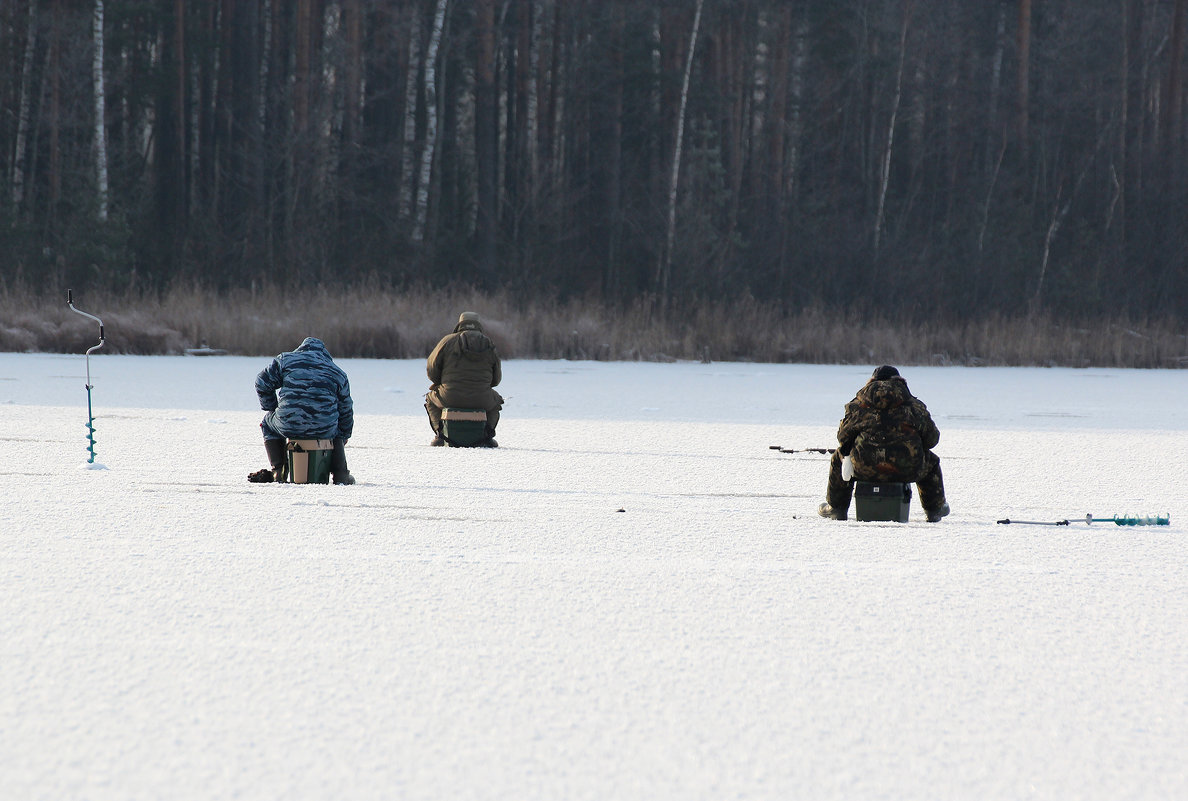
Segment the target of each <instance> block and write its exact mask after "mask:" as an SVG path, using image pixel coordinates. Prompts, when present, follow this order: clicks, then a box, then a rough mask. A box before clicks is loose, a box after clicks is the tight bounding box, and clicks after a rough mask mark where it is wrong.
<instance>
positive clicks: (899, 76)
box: [874, 0, 912, 258]
mask: <svg viewBox="0 0 1188 801" xmlns="http://www.w3.org/2000/svg"><path fill="white" fill-rule="evenodd" d="M911 15H912V0H904V3H903V25H902V26H901V28H900V31H899V67H898V68H897V69H896V71H895V95H894V97H893V99H892V101H891V119H889V120H888V121H887V143H886V145H885V146H884V147H883V158H882V160H881V163H882V168H881V170H880V175H879V203H878V211H877V212H876V213H875V222H874V253H875V257H876V258H877V257H878V255H879V240H880V237H881V236H882V232H883V216H884V214H885V212H886V208H887V185H888V183H889V182H890V180H891V152H892V149H893V146H894V144H895V122H896V118H897V117H898V116H899V102H900V98H901V97H903V63H904V59H905V58H906V54H907V34H908V23H909V21H910V20H911Z"/></svg>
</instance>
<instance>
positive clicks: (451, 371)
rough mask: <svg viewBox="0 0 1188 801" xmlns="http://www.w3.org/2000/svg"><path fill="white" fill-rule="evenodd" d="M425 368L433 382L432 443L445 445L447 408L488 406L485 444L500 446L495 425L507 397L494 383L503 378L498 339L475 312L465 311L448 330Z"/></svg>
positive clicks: (429, 402) (428, 403) (429, 401)
mask: <svg viewBox="0 0 1188 801" xmlns="http://www.w3.org/2000/svg"><path fill="white" fill-rule="evenodd" d="M425 372H426V373H427V374H428V376H429V380H430V381H432V382H433V386H431V387H429V392H428V394H426V395H425V411H426V412H428V413H429V424H430V425H431V426H432V427H433V433H434V435H435V436H434V438H433V442H431V443H430V444H431V445H445V438H444V437H443V436H442V434H441V410H442V409H443V408H451V407H452V408H463V409H484V410H486V412H487V432H486V433H487V439H486V440H485V441H484V442H483V443H482V445H484V446H486V447H488V448H497V447H499V444H498V443H497V442H496V441H495V427H496V426H497V425H498V424H499V410H500V409H502V408H503V398H502V396H500V394H499V393H498V392H496V391H495V390H494V387H497V386H499V382H500V381H501V380H502V379H503V370H502V367H501V366H500V363H499V353H498V352H497V351H496V350H495V343H493V342H492V341H491V339H490V338H489V337H488V336H487V335H486V333H485V332H484V331H483V324H482V322H481V321H480V320H479V316H478V315H477V314H475V313H474V312H469V311H468V312H462V314H461V315H459V317H458V324H457V325H456V326H454V332H453V333H452V334H446V335H445V336H444V337H442V340H441V341H440V342H438V343H437V347H435V348H434V349H433V352H432V353H430V354H429V361H428V363H427V365H426V367H425Z"/></svg>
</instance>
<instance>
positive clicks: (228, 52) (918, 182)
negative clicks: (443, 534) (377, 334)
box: [0, 0, 1188, 321]
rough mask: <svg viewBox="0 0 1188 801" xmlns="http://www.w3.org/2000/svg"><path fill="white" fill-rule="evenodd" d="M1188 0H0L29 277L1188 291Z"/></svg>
mask: <svg viewBox="0 0 1188 801" xmlns="http://www.w3.org/2000/svg"><path fill="white" fill-rule="evenodd" d="M1186 6H1188V0H979V2H954V0H800V1H794V0H219V2H215V0H209V2H193V0H191V2H185V0H106V2H104V1H103V0H88V1H87V2H83V0H5V2H4V3H3V4H0V59H2V62H0V102H2V103H3V112H4V113H3V115H2V116H0V159H2V161H0V184H2V186H0V189H2V190H3V191H2V192H0V282H2V283H3V284H4V285H6V286H9V287H23V288H25V289H30V288H31V289H32V290H33V291H34V292H38V291H43V290H44V291H45V292H47V293H51V294H52V295H53V296H54V297H56V296H57V294H58V293H60V292H61V291H62V290H63V289H64V288H65V287H68V286H71V287H73V288H74V289H76V290H78V291H82V290H84V289H86V288H96V289H103V290H105V291H111V292H126V291H131V292H135V293H144V292H150V293H151V292H158V293H160V292H165V291H167V290H168V289H169V288H170V287H172V286H175V285H178V284H184V285H186V286H192V285H194V284H195V283H197V284H200V285H202V286H203V287H205V288H207V289H210V290H214V291H219V292H231V291H234V290H240V289H248V290H250V289H251V288H257V289H259V288H263V287H281V288H285V287H299V286H312V285H318V284H320V285H324V286H340V287H352V286H364V285H366V286H381V287H384V288H389V289H392V290H393V291H399V290H400V289H402V288H405V287H409V286H430V287H432V286H443V287H444V286H447V285H453V286H457V287H477V288H481V289H483V290H486V291H489V292H502V293H505V296H507V297H511V298H523V299H525V300H526V301H527V300H534V301H540V300H541V299H546V300H549V301H551V300H557V301H559V302H562V303H564V302H568V300H569V299H572V298H596V299H597V300H598V302H599V303H603V304H606V305H607V306H608V307H610V308H619V309H634V308H648V309H651V310H653V312H654V313H658V315H659V316H661V317H663V316H664V314H665V313H666V312H668V311H669V310H672V309H677V308H679V309H685V310H688V309H690V308H696V307H697V306H698V304H711V305H712V304H717V303H720V302H722V301H724V300H728V299H737V298H746V297H756V298H761V299H762V300H763V301H764V303H766V304H771V305H772V306H773V307H774V308H776V309H778V310H782V311H783V312H784V313H787V314H798V313H799V312H800V311H801V310H802V309H814V310H817V311H818V312H824V313H829V312H832V311H836V310H846V313H847V314H850V313H857V314H858V315H862V314H866V313H878V314H884V315H889V316H891V317H892V318H894V319H898V320H916V321H926V320H948V321H968V320H971V319H973V320H976V319H983V318H985V319H989V318H994V319H1003V318H1004V317H1006V318H1009V317H1012V316H1028V315H1037V314H1042V315H1048V316H1052V317H1054V318H1056V319H1060V318H1068V319H1071V318H1078V319H1080V318H1085V317H1089V318H1091V317H1092V315H1095V314H1103V315H1113V316H1125V315H1133V316H1135V317H1141V318H1147V317H1151V318H1171V319H1179V320H1182V319H1183V316H1184V314H1185V308H1184V303H1183V299H1184V297H1185V294H1186V290H1188V270H1186V262H1188V247H1186V245H1188V226H1185V225H1184V212H1183V209H1184V208H1185V201H1188V197H1186V195H1188V191H1186V184H1188V182H1186V181H1185V155H1186V153H1185V150H1186V147H1185V145H1186V141H1185V139H1186V136H1188V132H1186V131H1185V125H1184V116H1185V115H1184V98H1185V92H1186V87H1185V86H1184V80H1183V73H1184V67H1185V54H1184V34H1185V26H1186V21H1185V10H1186Z"/></svg>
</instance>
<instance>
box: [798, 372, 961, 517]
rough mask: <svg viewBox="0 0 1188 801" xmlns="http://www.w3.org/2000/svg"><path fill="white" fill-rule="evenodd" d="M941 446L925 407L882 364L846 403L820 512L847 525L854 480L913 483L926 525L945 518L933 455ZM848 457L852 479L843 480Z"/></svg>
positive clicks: (945, 506) (942, 488)
mask: <svg viewBox="0 0 1188 801" xmlns="http://www.w3.org/2000/svg"><path fill="white" fill-rule="evenodd" d="M939 441H940V431H938V430H937V427H936V424H935V423H933V422H932V415H930V414H929V413H928V407H926V406H925V405H924V404H923V403H921V402H920V400H919V399H917V398H915V397H913V396H912V393H911V392H909V391H908V386H907V382H906V381H904V380H903V378H902V377H900V375H899V371H898V370H896V369H895V368H894V367H891V366H890V365H886V364H885V365H883V366H882V367H879V368H877V369H876V370H875V371H874V374H873V375H872V376H871V377H870V379H869V380H868V381H867V382H866V385H865V386H863V387H862V388H861V389H859V390H858V394H857V395H856V396H855V397H854V399H853V400H852V401H850V402H849V403H847V404H846V413H845V416H844V417H843V418H842V421H841V424H840V425H839V426H838V428H837V450H835V451H834V452H833V457H832V458H831V459H830V461H829V485H828V488H827V489H826V492H825V498H826V500H825V503H823V504H821V506H820V508H818V510H817V511H818V513H820V515H821V517H828V518H832V519H833V520H845V519H846V512H847V511H848V510H849V508H850V497H851V495H852V494H853V491H854V482H853V479H855V478H856V479H859V480H861V481H873V482H885V481H899V482H904V483H911V482H915V484H916V487H917V489H919V491H920V505H921V506H923V507H924V514H925V515H926V516H927V518H928V522H929V523H935V522H937V521H938V520H940V519H941V518H942V517H944V516H945V515H947V514H948V513H949V504H948V503H947V502H946V501H945V485H944V481H943V480H942V478H941V469H940V458H939V457H938V456H937V455H936V454H935V453H933V452H932V450H931V449H932V448H935V447H936V443H937V442H939ZM846 457H849V460H850V465H851V467H852V476H851V475H843V469H842V467H843V465H842V463H843V460H844V459H845V458H846ZM846 472H847V473H848V472H851V471H850V470H847V471H846Z"/></svg>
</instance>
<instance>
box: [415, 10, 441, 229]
mask: <svg viewBox="0 0 1188 801" xmlns="http://www.w3.org/2000/svg"><path fill="white" fill-rule="evenodd" d="M447 5H448V0H437V10H436V12H434V15H433V29H432V32H431V33H430V35H429V48H428V50H426V51H425V115H426V118H427V122H426V125H425V147H424V149H423V150H422V151H421V174H420V177H419V178H418V179H417V205H416V218H415V220H414V222H413V230H412V241H413V242H415V243H417V244H418V245H419V244H421V243H422V242H424V241H425V223H426V221H427V220H428V217H429V181H430V179H431V178H432V177H433V157H434V154H435V153H436V148H437V50H438V47H439V46H440V45H441V34H442V29H443V28H444V27H445V13H446V6H447Z"/></svg>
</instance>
